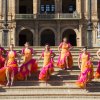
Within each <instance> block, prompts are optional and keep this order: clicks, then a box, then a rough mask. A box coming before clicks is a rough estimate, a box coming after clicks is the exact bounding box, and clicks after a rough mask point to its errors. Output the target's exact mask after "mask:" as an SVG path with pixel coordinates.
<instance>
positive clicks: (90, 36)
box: [87, 0, 92, 48]
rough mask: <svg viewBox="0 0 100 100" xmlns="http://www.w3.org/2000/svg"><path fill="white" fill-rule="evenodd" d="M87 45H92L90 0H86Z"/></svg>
mask: <svg viewBox="0 0 100 100" xmlns="http://www.w3.org/2000/svg"><path fill="white" fill-rule="evenodd" d="M87 26H88V27H87V46H88V48H91V47H92V21H91V0H88V24H87Z"/></svg>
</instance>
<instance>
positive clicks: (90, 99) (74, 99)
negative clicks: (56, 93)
mask: <svg viewBox="0 0 100 100" xmlns="http://www.w3.org/2000/svg"><path fill="white" fill-rule="evenodd" d="M23 99H24V100H55V99H56V100H66V99H67V100H99V99H100V98H99V97H93V96H92V97H88V98H87V97H85V96H84V97H82V98H81V97H43V98H41V97H26V96H25V98H24V97H23V98H21V97H20V98H18V97H17V98H15V99H13V98H12V99H11V98H10V99H8V98H7V99H3V100H23ZM1 100H2V98H1Z"/></svg>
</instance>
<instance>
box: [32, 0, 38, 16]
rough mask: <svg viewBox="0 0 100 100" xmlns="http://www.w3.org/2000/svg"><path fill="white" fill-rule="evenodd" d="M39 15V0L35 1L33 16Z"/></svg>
mask: <svg viewBox="0 0 100 100" xmlns="http://www.w3.org/2000/svg"><path fill="white" fill-rule="evenodd" d="M37 13H38V0H33V14H37Z"/></svg>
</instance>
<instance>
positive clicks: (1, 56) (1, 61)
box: [0, 45, 6, 69]
mask: <svg viewBox="0 0 100 100" xmlns="http://www.w3.org/2000/svg"><path fill="white" fill-rule="evenodd" d="M5 53H6V50H5V49H4V48H3V47H1V45H0V69H1V68H2V67H4V63H5V58H4V55H5Z"/></svg>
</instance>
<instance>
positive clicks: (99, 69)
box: [95, 61, 100, 79]
mask: <svg viewBox="0 0 100 100" xmlns="http://www.w3.org/2000/svg"><path fill="white" fill-rule="evenodd" d="M95 78H97V79H99V78H100V61H98V68H97V70H96V73H95Z"/></svg>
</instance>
